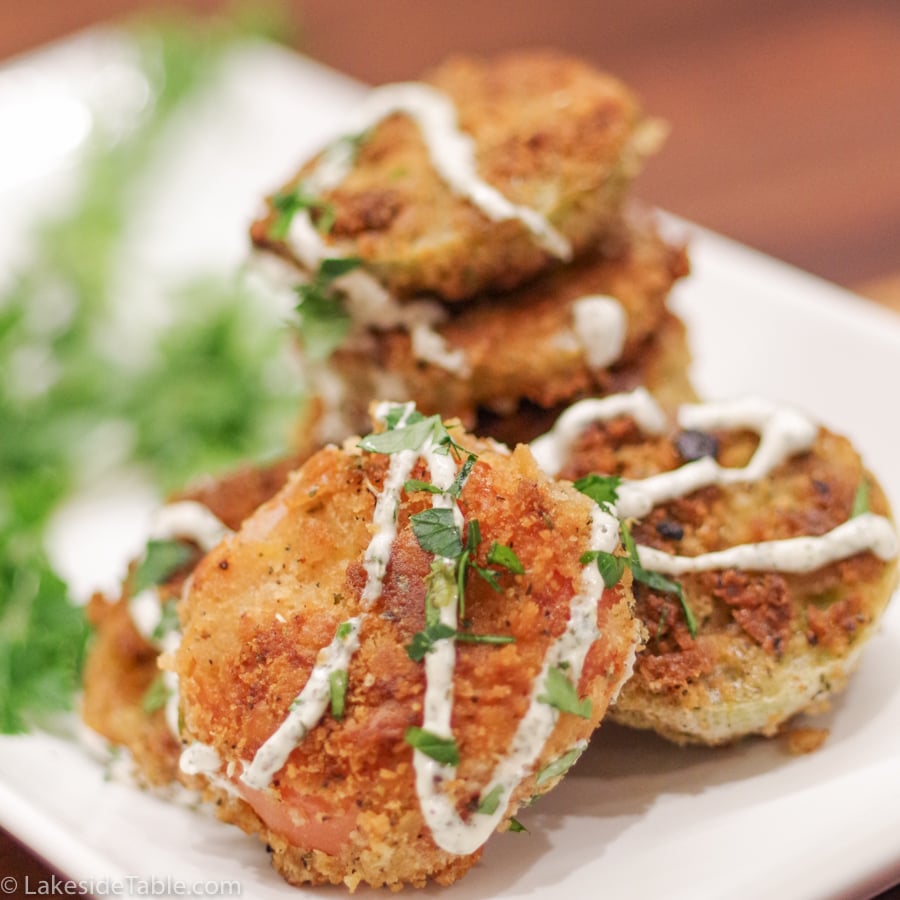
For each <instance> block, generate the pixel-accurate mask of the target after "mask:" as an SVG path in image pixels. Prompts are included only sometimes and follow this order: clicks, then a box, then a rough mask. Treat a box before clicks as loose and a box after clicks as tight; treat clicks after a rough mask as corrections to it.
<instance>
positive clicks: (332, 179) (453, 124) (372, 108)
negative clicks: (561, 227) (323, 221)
mask: <svg viewBox="0 0 900 900" xmlns="http://www.w3.org/2000/svg"><path fill="white" fill-rule="evenodd" d="M395 113H400V114H403V115H407V116H409V117H410V118H411V119H413V120H414V121H415V123H416V124H417V125H418V126H419V129H420V130H421V132H422V138H423V140H424V141H425V144H426V146H427V147H428V153H429V155H430V157H431V162H432V165H434V168H435V169H436V171H437V173H438V174H439V175H440V177H441V178H442V179H443V180H444V182H446V184H447V185H448V186H449V188H450V189H451V190H452V191H453V192H454V193H455V194H457V195H458V196H460V197H465V198H466V199H467V200H469V201H470V202H471V203H472V204H473V205H474V206H476V207H478V209H479V210H480V211H481V212H482V213H483V214H484V215H485V216H486V217H487V218H488V219H491V220H492V221H494V222H501V221H505V220H507V219H517V220H518V221H520V222H521V223H522V224H523V225H524V226H525V227H526V228H527V229H528V230H529V231H530V232H531V234H532V235H533V236H534V239H535V240H536V241H537V243H538V244H539V246H541V247H542V248H543V249H544V250H546V251H547V252H548V253H550V254H552V255H553V256H556V257H558V258H559V259H562V260H565V261H568V260H569V259H571V257H572V246H571V244H570V243H569V241H568V240H567V239H566V238H565V237H564V236H563V235H562V234H560V232H559V231H557V230H556V229H555V228H554V227H553V226H552V225H551V224H550V223H549V222H548V221H547V219H546V217H545V216H543V215H541V214H540V213H539V212H537V210H534V209H532V208H530V207H528V206H521V205H519V204H516V203H513V202H512V201H511V200H509V199H507V198H506V197H504V196H503V194H501V193H500V191H498V190H497V189H496V188H495V187H492V186H491V185H490V184H488V183H487V182H486V181H484V180H483V179H482V178H481V177H480V176H479V175H478V169H477V166H476V159H475V142H474V141H473V140H472V138H471V137H470V136H469V135H468V134H466V133H465V132H464V131H462V130H461V129H460V127H459V122H458V119H457V115H456V107H455V106H454V105H453V102H452V101H451V100H450V98H449V97H447V95H446V94H443V93H442V92H441V91H438V90H437V89H436V88H433V87H431V86H430V85H427V84H421V83H418V82H404V83H400V84H387V85H384V86H383V87H379V88H375V89H374V90H372V91H370V92H369V94H368V95H367V97H366V99H365V100H364V101H363V103H362V104H361V105H360V106H359V107H357V109H356V110H355V111H354V114H353V115H351V117H350V119H349V121H348V122H347V123H346V129H347V131H348V132H349V133H351V134H359V133H362V132H364V131H367V130H368V129H370V128H372V127H373V126H374V125H377V124H378V123H379V122H381V121H382V120H383V119H386V118H387V117H388V116H391V115H394V114H395ZM351 165H352V157H351V156H350V155H349V154H347V155H345V156H344V159H343V165H341V164H340V161H337V162H336V163H335V164H333V165H329V166H328V179H329V183H328V184H327V186H328V187H335V186H336V185H337V184H339V183H340V182H341V181H342V180H343V178H344V176H345V175H346V174H347V172H348V171H349V169H350V166H351Z"/></svg>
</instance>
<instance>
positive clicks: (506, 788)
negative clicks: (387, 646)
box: [413, 507, 619, 854]
mask: <svg viewBox="0 0 900 900" xmlns="http://www.w3.org/2000/svg"><path fill="white" fill-rule="evenodd" d="M618 530H619V524H618V521H617V520H616V519H615V518H614V517H613V516H611V515H609V514H608V513H605V512H603V511H602V510H600V509H599V507H598V508H597V509H596V510H595V511H594V515H593V518H592V534H591V547H593V548H596V549H601V550H604V551H606V552H608V553H612V552H613V551H614V550H615V549H616V547H617V546H618ZM602 593H603V580H602V578H601V577H600V572H599V569H598V568H597V566H596V565H594V564H593V563H591V564H589V565H587V566H585V567H584V568H583V569H582V578H581V590H580V591H579V593H578V594H577V595H576V596H575V597H574V598H573V600H572V605H571V609H570V615H569V622H568V624H567V626H566V630H565V631H564V632H563V634H562V635H560V637H559V638H557V639H556V640H555V641H554V642H553V643H552V644H551V645H550V647H549V648H548V650H547V654H546V655H545V657H544V663H543V666H542V668H541V672H540V674H539V675H538V676H537V678H536V679H535V681H534V684H533V685H532V690H531V697H530V699H529V704H528V709H527V711H526V712H525V715H524V716H523V717H522V719H521V720H520V721H519V725H518V727H517V728H516V732H515V735H514V736H513V739H512V742H511V745H510V748H509V752H508V753H507V755H506V756H505V757H503V758H502V759H501V760H500V761H499V762H498V764H497V767H496V769H495V770H494V773H493V776H492V778H491V781H490V783H489V784H488V785H487V786H486V787H485V789H484V790H483V791H482V793H481V799H482V800H483V799H484V798H485V797H487V796H488V795H490V794H492V792H497V796H498V798H499V800H498V804H497V807H496V809H495V811H494V812H493V813H479V812H476V813H475V814H474V815H473V816H472V817H471V818H469V819H468V820H465V819H463V818H462V817H461V816H460V815H459V813H458V812H457V811H456V807H455V805H454V804H453V802H452V801H451V800H450V799H449V798H448V797H447V795H446V794H445V793H444V792H443V789H442V788H443V785H444V783H445V782H447V781H449V780H452V779H453V778H454V777H455V774H456V772H455V769H454V768H453V767H452V766H445V765H441V764H440V763H438V762H437V761H436V760H434V759H432V758H431V757H429V756H427V755H426V754H424V753H422V752H421V751H419V750H416V751H414V757H413V761H414V765H415V770H416V791H417V793H418V795H419V803H420V806H421V809H422V815H423V816H424V818H425V821H426V823H427V824H428V827H429V828H430V829H431V833H432V836H433V837H434V840H435V843H437V844H438V845H439V846H440V847H441V848H443V849H444V850H446V851H447V852H449V853H458V854H468V853H474V852H475V850H477V849H478V848H479V847H480V846H481V845H482V844H483V843H484V842H485V841H486V840H487V839H488V838H489V837H490V835H491V834H492V833H493V831H494V829H495V828H496V827H497V825H498V823H499V822H500V821H501V820H502V819H503V818H504V816H505V815H506V807H507V804H508V802H509V798H510V796H511V794H512V792H513V791H514V790H515V789H516V787H517V786H518V785H519V784H520V783H521V782H522V780H523V779H524V778H525V777H526V776H527V775H528V774H529V772H531V771H532V769H533V767H534V764H535V762H536V761H537V759H538V757H539V756H540V753H541V750H542V749H543V747H544V745H545V743H546V742H547V740H548V739H549V737H550V735H551V733H552V732H553V729H554V728H555V726H556V722H557V720H558V718H559V715H560V713H559V711H558V710H557V709H556V708H554V707H553V706H550V705H549V704H548V703H544V702H542V701H540V700H538V697H539V696H540V695H541V694H542V693H543V692H544V690H545V683H546V680H547V673H548V672H549V670H550V669H551V668H553V667H554V666H558V665H559V664H560V663H562V662H565V663H567V664H568V666H569V667H568V669H567V674H569V675H570V676H571V678H572V682H573V683H574V684H575V685H576V686H577V684H578V682H579V680H580V678H581V672H582V669H583V667H584V660H585V658H586V657H587V654H588V651H589V650H590V648H591V645H592V644H593V642H594V641H595V640H596V639H597V637H598V636H599V632H598V630H597V602H598V600H599V598H600V596H601V594H602ZM445 609H449V610H451V611H452V612H450V613H447V614H446V615H445V614H444V610H445ZM455 611H456V604H455V603H451V604H448V606H447V607H444V608H442V610H441V613H442V615H441V621H442V622H444V623H445V624H447V625H450V626H451V627H455V623H456V618H455ZM443 645H445V646H443ZM455 653H456V649H455V642H454V641H453V640H451V639H444V640H441V641H437V642H436V644H435V650H434V651H433V652H432V653H430V654H428V656H426V658H425V660H426V669H425V673H426V689H425V697H426V702H425V715H424V718H423V728H425V730H427V731H431V732H433V733H435V734H438V735H440V736H442V737H450V736H451V733H450V715H451V712H452V687H453V667H454V664H455ZM429 700H430V701H431V702H430V703H429Z"/></svg>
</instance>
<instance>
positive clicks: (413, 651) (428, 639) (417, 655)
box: [406, 622, 456, 662]
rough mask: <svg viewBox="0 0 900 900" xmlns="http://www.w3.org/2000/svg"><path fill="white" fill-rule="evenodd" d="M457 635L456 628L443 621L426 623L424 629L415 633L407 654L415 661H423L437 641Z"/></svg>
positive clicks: (407, 647) (408, 645)
mask: <svg viewBox="0 0 900 900" xmlns="http://www.w3.org/2000/svg"><path fill="white" fill-rule="evenodd" d="M452 637H456V629H455V628H451V627H450V626H449V625H444V624H443V622H437V623H435V624H433V625H426V626H425V630H424V631H417V632H416V633H415V634H414V635H413V639H412V641H411V642H410V643H409V644H407V646H406V653H407V656H409V658H410V659H411V660H412V661H413V662H421V661H422V660H423V659H425V654H427V653H430V652H431V651H432V650H433V649H434V645H435V643H436V642H437V641H440V640H444V639H445V638H452Z"/></svg>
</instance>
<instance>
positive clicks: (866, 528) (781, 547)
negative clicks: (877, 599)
mask: <svg viewBox="0 0 900 900" xmlns="http://www.w3.org/2000/svg"><path fill="white" fill-rule="evenodd" d="M863 550H871V551H872V552H873V553H874V554H875V555H876V556H877V557H878V558H879V559H882V560H888V559H892V558H893V557H894V556H896V555H897V534H896V532H895V531H894V528H893V526H892V525H891V523H890V522H889V521H888V520H887V519H885V518H883V517H882V516H876V515H873V514H872V513H864V514H863V515H860V516H856V517H855V518H853V519H848V520H847V521H846V522H843V523H841V524H840V525H838V526H837V527H836V528H834V529H832V530H831V531H829V532H826V533H825V534H822V535H818V536H817V537H796V538H786V539H785V540H780V541H762V542H760V543H758V544H739V545H738V546H736V547H730V548H729V549H727V550H718V551H716V552H713V553H703V554H701V555H699V556H671V555H670V554H668V553H662V552H660V551H659V550H654V549H652V548H650V547H641V548H640V554H641V562H642V563H643V565H644V566H645V567H646V568H648V569H650V570H652V571H654V572H662V573H663V574H666V575H683V574H684V573H685V572H705V571H709V570H710V569H730V568H736V569H747V570H749V571H754V570H756V571H759V570H761V569H763V570H774V571H777V572H794V573H803V572H813V571H815V570H816V569H821V568H822V566H827V565H828V564H829V563H831V562H835V561H836V560H839V559H844V558H845V557H848V556H852V555H853V554H854V553H861V552H862V551H863Z"/></svg>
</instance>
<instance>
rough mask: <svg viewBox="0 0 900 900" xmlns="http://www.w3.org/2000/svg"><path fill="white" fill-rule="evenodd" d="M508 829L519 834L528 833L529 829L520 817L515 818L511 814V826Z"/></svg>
mask: <svg viewBox="0 0 900 900" xmlns="http://www.w3.org/2000/svg"><path fill="white" fill-rule="evenodd" d="M507 830H508V831H511V832H513V833H514V834H517V833H519V832H526V833H527V831H528V829H527V828H526V827H525V826H524V825H523V824H522V823H521V822H520V821H519V820H518V819H516V818H513V817H512V816H510V819H509V828H508V829H507Z"/></svg>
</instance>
